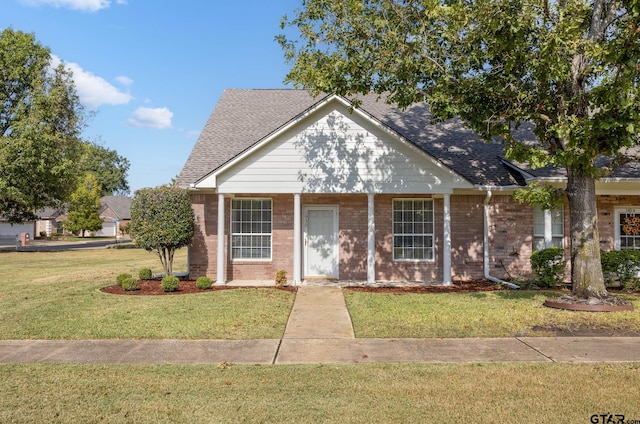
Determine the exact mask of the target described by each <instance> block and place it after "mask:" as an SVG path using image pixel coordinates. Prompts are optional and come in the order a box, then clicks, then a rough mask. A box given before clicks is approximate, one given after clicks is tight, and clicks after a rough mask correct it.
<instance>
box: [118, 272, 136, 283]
mask: <svg viewBox="0 0 640 424" xmlns="http://www.w3.org/2000/svg"><path fill="white" fill-rule="evenodd" d="M132 277H133V276H132V275H131V274H128V273H126V272H125V273H122V274H120V275H118V276H117V277H116V282H117V283H118V285H119V286H122V283H124V281H125V280H128V279H129V278H132Z"/></svg>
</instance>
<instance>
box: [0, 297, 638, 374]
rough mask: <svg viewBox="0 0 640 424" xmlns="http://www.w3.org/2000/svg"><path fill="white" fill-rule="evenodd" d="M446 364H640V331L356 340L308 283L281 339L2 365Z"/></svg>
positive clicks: (63, 355) (75, 345)
mask: <svg viewBox="0 0 640 424" xmlns="http://www.w3.org/2000/svg"><path fill="white" fill-rule="evenodd" d="M446 362H450V363H475V362H640V337H516V338H488V339H356V338H355V337H354V333H353V326H352V325H351V318H350V316H349V313H348V311H347V309H346V305H345V301H344V297H343V295H342V291H341V289H339V288H336V287H304V286H303V287H301V288H300V289H299V291H298V295H297V297H296V301H295V303H294V306H293V309H292V312H291V315H290V317H289V322H288V323H287V327H286V330H285V334H284V336H283V338H282V339H262V340H4V341H0V363H127V364H163V363H174V364H220V363H235V364H354V363H446Z"/></svg>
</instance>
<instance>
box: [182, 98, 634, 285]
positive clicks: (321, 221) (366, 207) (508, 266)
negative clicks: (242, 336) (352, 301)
mask: <svg viewBox="0 0 640 424" xmlns="http://www.w3.org/2000/svg"><path fill="white" fill-rule="evenodd" d="M361 100H362V103H361V105H360V106H359V107H358V108H355V109H354V108H353V107H352V104H351V103H350V102H349V101H348V100H346V99H344V98H342V97H339V96H335V95H324V96H319V97H316V98H313V97H311V96H310V95H309V93H308V92H306V91H303V90H285V89H282V90H280V89H277V90H226V91H225V92H224V93H223V95H222V97H221V98H220V100H219V102H218V104H217V105H216V107H215V109H214V111H213V113H212V114H211V116H210V118H209V120H208V122H207V123H206V125H205V127H204V129H203V131H202V133H201V135H200V137H199V139H198V141H197V143H196V145H195V147H194V148H193V151H192V152H191V155H190V156H189V158H188V160H187V162H186V164H185V165H184V168H183V169H182V172H181V174H180V176H179V178H178V184H180V185H181V186H183V187H186V188H189V189H190V190H191V199H192V204H193V209H194V211H195V215H196V232H195V237H194V241H193V243H192V245H191V247H190V252H189V261H190V264H189V266H190V273H191V275H192V276H200V275H208V276H210V277H212V278H214V279H215V280H216V282H217V284H225V283H226V282H228V281H232V280H234V281H249V280H260V281H273V280H274V276H275V274H276V271H278V270H280V269H283V270H285V271H287V273H288V276H289V282H290V283H294V284H301V283H303V282H304V281H305V280H307V279H313V278H323V279H336V280H339V281H340V282H358V283H363V282H364V283H369V284H371V283H374V282H407V283H413V284H415V283H419V284H423V283H435V284H450V283H451V281H452V280H454V279H475V278H483V277H484V278H489V279H508V278H509V277H518V278H523V277H524V278H526V277H527V276H528V275H529V274H530V267H529V258H530V255H531V253H532V251H534V250H536V249H539V248H543V247H545V246H547V247H548V246H562V247H564V248H567V249H568V248H569V237H568V232H567V229H568V227H569V225H568V220H569V216H568V210H567V208H566V207H565V208H564V209H559V210H550V211H543V210H539V209H536V208H533V207H528V206H523V205H520V204H518V203H515V202H514V201H513V200H512V197H511V195H512V193H513V192H514V190H516V189H517V188H519V187H522V186H524V185H526V184H528V183H530V182H531V181H543V182H547V183H550V184H554V185H557V186H563V184H565V180H566V178H565V176H564V174H563V173H562V172H561V170H558V169H549V168H546V169H539V170H532V169H529V168H528V167H527V166H526V165H523V164H516V163H513V162H510V161H508V160H507V159H506V158H505V157H504V152H503V148H502V145H501V144H499V143H483V142H480V141H478V140H477V138H476V136H475V135H474V133H473V132H472V131H470V130H469V129H467V128H465V127H464V126H463V125H462V123H461V122H459V121H457V120H451V121H447V122H444V123H438V124H432V123H430V115H429V110H428V107H427V106H426V105H424V104H419V105H414V106H412V107H410V108H408V109H407V110H404V111H400V110H398V109H396V108H394V107H392V106H390V105H387V104H385V103H384V102H382V101H376V98H375V97H374V96H364V97H362V98H361ZM530 134H531V133H530V132H529V133H528V132H526V131H525V130H523V132H522V134H521V137H520V138H522V137H533V136H532V135H530ZM533 140H534V139H533V138H532V141H533ZM597 193H598V210H599V221H600V233H601V237H602V240H601V245H602V248H603V249H605V250H608V249H614V248H640V235H639V234H638V232H639V231H638V230H639V229H640V225H637V224H636V219H637V221H640V167H639V166H638V165H637V164H630V165H626V166H625V167H624V168H621V169H620V170H618V171H617V172H616V174H614V175H613V176H612V177H611V178H606V179H602V180H601V181H599V182H598V184H597Z"/></svg>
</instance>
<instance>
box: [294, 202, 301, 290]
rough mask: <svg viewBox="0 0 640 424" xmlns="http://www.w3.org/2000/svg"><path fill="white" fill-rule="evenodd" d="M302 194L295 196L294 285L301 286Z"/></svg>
mask: <svg viewBox="0 0 640 424" xmlns="http://www.w3.org/2000/svg"><path fill="white" fill-rule="evenodd" d="M300 215H301V214H300V193H295V194H294V195H293V285H294V286H299V285H300V283H301V282H302V276H301V272H300V270H301V267H302V257H301V256H302V249H301V248H300V246H301V243H302V234H301V232H300Z"/></svg>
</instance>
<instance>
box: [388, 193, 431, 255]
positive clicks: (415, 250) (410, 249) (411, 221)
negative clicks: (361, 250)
mask: <svg viewBox="0 0 640 424" xmlns="http://www.w3.org/2000/svg"><path fill="white" fill-rule="evenodd" d="M433 256H434V255H433V201H432V200H431V199H402V200H394V201H393V259H394V260H399V261H402V260H418V261H431V260H433Z"/></svg>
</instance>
